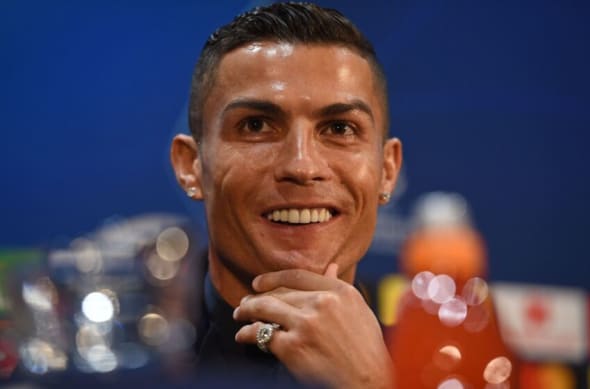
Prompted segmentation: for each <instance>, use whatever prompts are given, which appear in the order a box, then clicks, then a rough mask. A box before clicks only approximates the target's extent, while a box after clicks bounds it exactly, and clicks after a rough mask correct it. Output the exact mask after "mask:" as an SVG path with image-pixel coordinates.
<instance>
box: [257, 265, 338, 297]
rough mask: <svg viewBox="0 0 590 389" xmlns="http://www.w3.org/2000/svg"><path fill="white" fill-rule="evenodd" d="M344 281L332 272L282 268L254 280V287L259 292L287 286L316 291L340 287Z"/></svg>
mask: <svg viewBox="0 0 590 389" xmlns="http://www.w3.org/2000/svg"><path fill="white" fill-rule="evenodd" d="M342 282H344V281H341V280H339V279H338V278H336V277H334V276H332V275H331V274H327V275H322V274H317V273H313V272H310V271H308V270H303V269H289V270H280V271H276V272H271V273H264V274H261V275H259V276H257V277H256V278H254V281H252V287H253V288H254V290H255V291H257V292H261V293H263V292H268V291H270V290H273V289H276V288H280V287H286V288H290V289H295V290H303V291H314V290H317V291H319V290H330V289H333V288H336V287H338V286H339V285H340V284H341V283H342Z"/></svg>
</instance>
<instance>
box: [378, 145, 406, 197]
mask: <svg viewBox="0 0 590 389" xmlns="http://www.w3.org/2000/svg"><path fill="white" fill-rule="evenodd" d="M401 167H402V143H401V142H400V140H399V139H397V138H391V139H388V140H387V141H386V142H385V144H384V145H383V172H382V175H381V186H380V192H381V193H392V192H393V190H394V189H395V183H396V182H397V177H398V175H399V172H400V169H401ZM379 201H380V203H382V204H385V203H387V201H388V200H384V199H380V200H379Z"/></svg>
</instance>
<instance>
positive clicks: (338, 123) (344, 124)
mask: <svg viewBox="0 0 590 389" xmlns="http://www.w3.org/2000/svg"><path fill="white" fill-rule="evenodd" d="M336 126H342V127H347V130H345V131H346V132H348V133H344V134H342V133H339V132H338V133H336V132H334V131H333V130H334V127H336ZM324 128H325V130H323V131H322V132H323V133H324V132H331V134H329V135H336V136H344V137H348V136H354V135H356V134H357V133H358V129H357V128H356V127H355V126H354V125H352V124H351V123H349V122H347V121H345V120H335V121H332V122H329V123H327V124H326V125H325V126H324Z"/></svg>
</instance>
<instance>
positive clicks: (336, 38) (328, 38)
mask: <svg viewBox="0 0 590 389" xmlns="http://www.w3.org/2000/svg"><path fill="white" fill-rule="evenodd" d="M261 41H274V42H285V43H302V44H333V45H339V46H344V47H346V48H349V49H351V50H353V51H355V52H356V53H357V54H359V55H360V56H361V57H363V58H364V59H366V60H367V61H368V62H369V64H370V66H371V68H372V70H373V75H374V79H375V80H374V81H375V84H376V85H375V87H376V88H377V90H378V91H379V93H381V95H382V96H381V98H382V104H383V113H384V127H385V128H384V129H383V133H384V135H385V134H387V131H388V127H389V114H388V105H387V82H386V80H385V75H384V73H383V69H382V68H381V65H380V64H379V62H378V60H377V55H376V54H375V50H374V48H373V45H371V43H370V42H369V40H368V39H367V38H366V37H365V36H364V35H363V34H362V33H361V32H360V31H359V29H358V28H357V27H356V26H355V25H354V24H353V23H352V22H351V21H350V20H348V19H347V18H346V17H345V16H344V15H342V14H341V13H340V12H338V11H337V10H334V9H330V8H322V7H319V6H318V5H315V4H310V3H294V2H288V3H275V4H271V5H269V6H264V7H257V8H254V9H252V10H251V11H248V12H246V13H243V14H241V15H238V16H236V17H235V18H234V20H233V21H232V22H231V23H229V24H227V25H225V26H222V27H220V28H219V29H218V30H217V31H215V32H214V33H213V34H211V36H210V37H209V39H208V40H207V42H206V43H205V45H204V47H203V50H202V51H201V55H200V57H199V61H198V62H197V65H196V67H195V70H194V72H193V79H192V86H191V94H190V101H189V127H190V129H191V133H192V135H193V137H194V138H195V139H196V140H197V141H199V140H200V139H201V135H202V127H203V123H202V119H203V106H204V104H205V100H206V98H207V96H208V95H209V93H210V91H211V89H212V87H213V84H214V81H215V77H216V75H217V68H218V66H219V63H220V62H221V60H222V58H223V56H224V55H225V54H227V53H229V52H230V51H232V50H234V49H236V48H239V47H241V46H244V45H246V44H248V43H253V42H261Z"/></svg>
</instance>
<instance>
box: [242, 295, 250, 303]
mask: <svg viewBox="0 0 590 389" xmlns="http://www.w3.org/2000/svg"><path fill="white" fill-rule="evenodd" d="M249 298H250V295H249V294H247V295H245V296H244V297H242V299H241V300H240V305H242V304H243V303H245V302H246V300H248V299H249Z"/></svg>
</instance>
